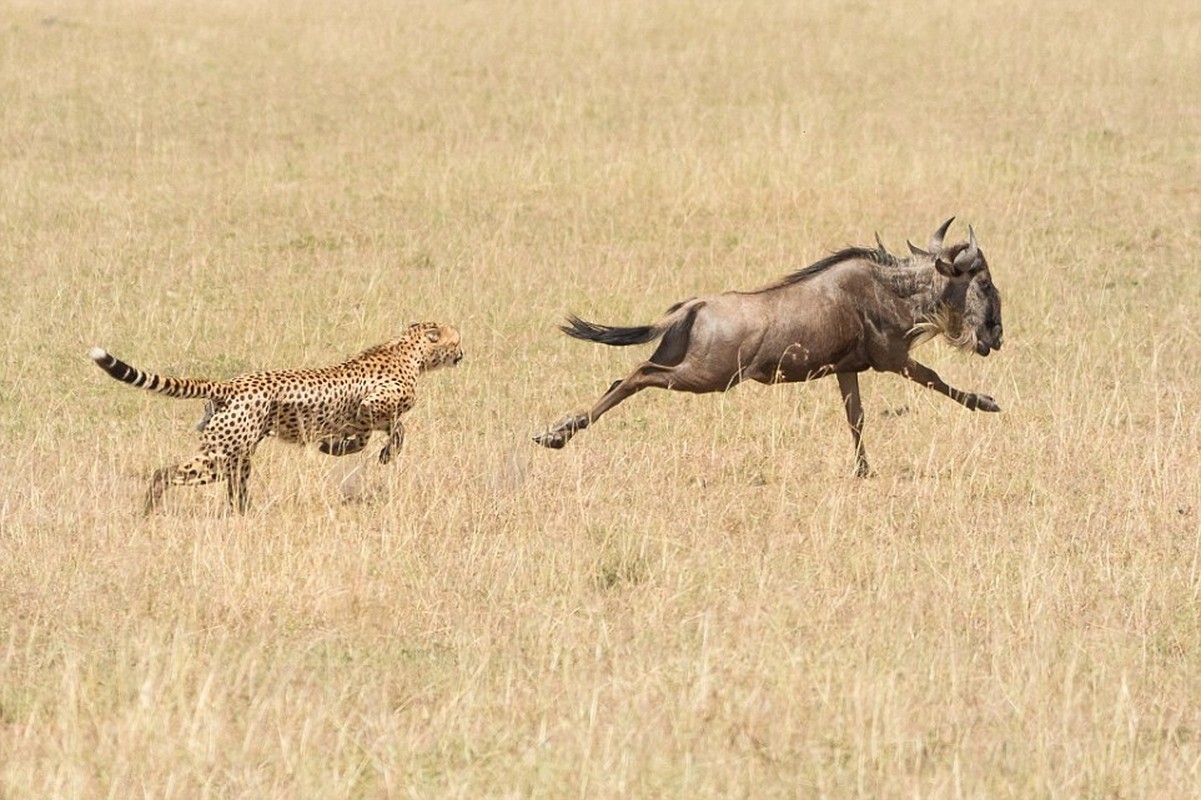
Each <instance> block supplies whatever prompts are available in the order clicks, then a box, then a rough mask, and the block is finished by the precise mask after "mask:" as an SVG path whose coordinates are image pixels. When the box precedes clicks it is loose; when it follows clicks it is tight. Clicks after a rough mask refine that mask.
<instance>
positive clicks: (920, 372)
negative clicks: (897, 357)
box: [901, 358, 1001, 411]
mask: <svg viewBox="0 0 1201 800" xmlns="http://www.w3.org/2000/svg"><path fill="white" fill-rule="evenodd" d="M901 374H902V375H904V376H905V377H906V378H908V379H909V380H911V381H913V382H914V383H920V384H921V385H922V386H925V387H927V388H930V389H933V390H934V391H936V392H938V393H939V394H945V395H946V396H947V397H949V398H951V399H952V400H954V401H955V402H956V403H959V404H960V405H962V406H963V407H965V408H969V409H971V410H972V411H1000V410H1001V407H1000V406H999V405H997V402H996V401H995V400H993V399H992V398H991V397H989V396H988V395H986V394H976V393H975V392H961V391H960V390H958V389H956V388H954V387H953V386H949V385H947V382H946V381H944V380H943V379H942V378H940V377H938V373H937V372H935V371H934V370H932V369H930V368H929V367H927V366H926V365H924V364H919V363H918V362H916V361H914V360H913V359H912V358H911V359H909V361H908V363H906V364H905V366H904V367H903V368H902V369H901Z"/></svg>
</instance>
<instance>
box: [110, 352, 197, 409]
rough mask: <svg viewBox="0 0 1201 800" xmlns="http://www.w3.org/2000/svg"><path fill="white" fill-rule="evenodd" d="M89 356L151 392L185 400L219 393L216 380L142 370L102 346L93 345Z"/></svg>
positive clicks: (113, 374)
mask: <svg viewBox="0 0 1201 800" xmlns="http://www.w3.org/2000/svg"><path fill="white" fill-rule="evenodd" d="M88 356H89V357H91V359H92V360H93V361H95V362H96V366H98V367H100V369H102V370H104V371H105V372H107V373H108V374H109V375H111V376H112V377H114V378H116V379H117V380H119V381H121V382H122V383H128V384H129V385H130V386H136V387H138V388H139V389H146V390H147V391H150V392H157V393H159V394H164V395H166V396H167V397H177V398H180V399H184V400H186V399H189V398H195V397H203V398H207V399H214V398H215V397H216V394H217V388H218V387H219V386H220V385H221V384H220V383H218V382H216V381H203V380H195V379H193V378H169V377H167V376H165V375H156V374H154V373H153V372H142V370H140V369H138V368H137V367H133V366H130V365H129V364H126V363H125V362H124V361H122V360H121V359H119V358H117V357H116V356H114V355H113V354H112V353H110V352H108V351H107V350H105V349H103V348H101V347H93V348H92V349H91V350H89V351H88Z"/></svg>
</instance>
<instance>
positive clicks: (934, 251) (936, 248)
mask: <svg viewBox="0 0 1201 800" xmlns="http://www.w3.org/2000/svg"><path fill="white" fill-rule="evenodd" d="M954 221H955V218H954V217H951V218H950V219H949V220H947V221H946V222H944V223H943V224H942V225H941V226H939V228H938V230H936V231H935V232H934V235H933V236H931V237H930V253H931V255H938V254H939V253H941V252H942V240H943V237H944V236H946V235H947V228H949V227H951V223H952V222H954Z"/></svg>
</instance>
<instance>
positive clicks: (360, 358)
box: [88, 322, 463, 514]
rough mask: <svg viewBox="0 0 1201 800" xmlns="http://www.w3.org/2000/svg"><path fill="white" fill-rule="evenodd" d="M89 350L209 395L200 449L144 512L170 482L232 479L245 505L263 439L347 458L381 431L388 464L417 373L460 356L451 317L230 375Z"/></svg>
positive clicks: (161, 387)
mask: <svg viewBox="0 0 1201 800" xmlns="http://www.w3.org/2000/svg"><path fill="white" fill-rule="evenodd" d="M88 355H89V356H90V357H91V359H92V360H93V361H95V362H96V364H97V366H99V367H100V368H101V369H102V370H104V371H105V372H107V373H108V374H109V375H111V376H112V377H113V378H115V379H117V380H119V381H121V382H122V383H128V384H129V385H131V386H136V387H139V388H142V389H146V390H148V391H152V392H157V393H159V394H164V395H167V396H168V397H177V398H183V399H190V398H204V399H206V400H208V404H207V405H206V407H205V412H204V419H202V420H201V422H200V424H199V425H198V426H197V427H198V429H199V430H200V454H199V455H197V456H195V457H193V458H191V459H190V460H188V461H185V462H183V463H181V464H176V465H173V466H169V467H163V468H161V469H158V470H156V471H155V472H154V476H153V477H152V478H151V480H150V489H149V491H148V492H147V493H146V503H145V512H146V513H147V514H149V513H151V512H153V511H155V510H156V509H158V508H159V507H160V505H161V502H162V497H163V492H164V491H166V489H167V487H168V486H200V485H202V484H206V483H212V482H214V481H219V480H224V481H226V489H227V492H228V495H229V505H230V507H231V508H232V509H236V510H237V511H238V512H239V513H245V512H246V509H247V505H248V500H249V495H248V493H247V483H248V481H249V479H250V457H251V455H253V454H254V450H255V448H256V447H257V446H258V444H259V442H261V441H262V440H263V439H264V438H266V437H268V436H274V437H276V438H278V439H280V440H281V441H284V442H290V443H293V444H300V445H306V444H310V443H314V442H315V443H316V444H317V447H318V449H319V450H320V451H321V452H323V453H326V454H329V455H334V456H344V455H349V454H351V453H358V452H359V451H361V450H362V449H363V448H365V447H366V446H367V440H368V439H369V438H370V437H371V434H372V433H373V432H374V431H383V432H384V433H386V434H387V436H388V440H387V442H386V443H385V444H384V447H383V449H382V450H380V452H379V461H380V463H381V464H387V463H388V462H389V461H391V460H392V457H393V456H394V455H396V454H397V453H398V452H399V451H400V448H401V445H402V444H403V443H404V434H405V429H404V425H403V424H402V423H401V421H400V417H401V415H402V414H404V413H405V412H406V411H408V410H409V409H411V408H412V407H413V403H414V402H415V400H416V384H417V375H418V373H421V372H428V371H429V370H432V369H435V368H437V367H441V366H446V365H455V364H458V363H459V362H460V361H461V360H462V359H463V348H462V346H461V345H460V342H459V332H458V331H457V330H455V329H454V328H452V327H450V326H449V325H441V324H439V323H436V322H418V323H414V324H412V325H410V326H409V327H408V329H407V330H406V331H405V332H404V334H403V335H402V336H401V337H400V338H398V339H395V340H393V341H390V342H386V343H384V344H381V345H377V346H375V347H372V348H369V349H367V350H364V351H363V352H362V353H359V354H358V355H357V356H354V357H353V358H351V359H349V360H347V361H344V362H342V363H341V364H335V365H333V366H328V367H319V368H316V369H290V370H272V371H269V372H255V373H250V374H247V375H241V376H239V377H236V378H234V379H232V380H229V381H209V380H197V379H193V378H173V377H167V376H164V375H156V374H154V373H151V372H143V371H142V370H140V369H137V368H136V367H132V366H130V365H129V364H126V363H125V362H124V361H121V360H120V359H118V358H116V357H115V356H113V355H111V354H110V353H108V351H106V350H104V349H102V348H99V347H93V348H92V349H91V351H89V353H88Z"/></svg>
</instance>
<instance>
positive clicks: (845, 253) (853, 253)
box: [767, 247, 897, 289]
mask: <svg viewBox="0 0 1201 800" xmlns="http://www.w3.org/2000/svg"><path fill="white" fill-rule="evenodd" d="M856 259H865V260H867V261H871V262H872V263H874V264H881V265H883V266H886V267H895V266H896V264H897V258H896V256H894V255H893V254H892V253H890V252H888V251H887V250H885V249H884V248H882V247H845V248H843V249H842V250H839V251H837V252H835V253H831V254H830V255H828V256H826V257H825V258H823V259H822V260H821V261H817V262H815V263H813V264H810V265H809V266H807V267H804V268H802V269H798V270H797V271H796V272H793V273H791V274H789V275H785V276H784V277H783V278H780V280H778V281H776V282H775V283H773V284H771V285H770V286H768V287H767V288H769V289H774V288H776V287H779V286H791V285H792V284H794V283H800V282H801V281H803V280H806V279H808V278H812V277H813V276H814V275H817V274H819V273H822V272H825V271H826V270H828V269H829V268H830V267H833V266H836V265H838V264H841V263H843V262H844V261H854V260H856Z"/></svg>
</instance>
